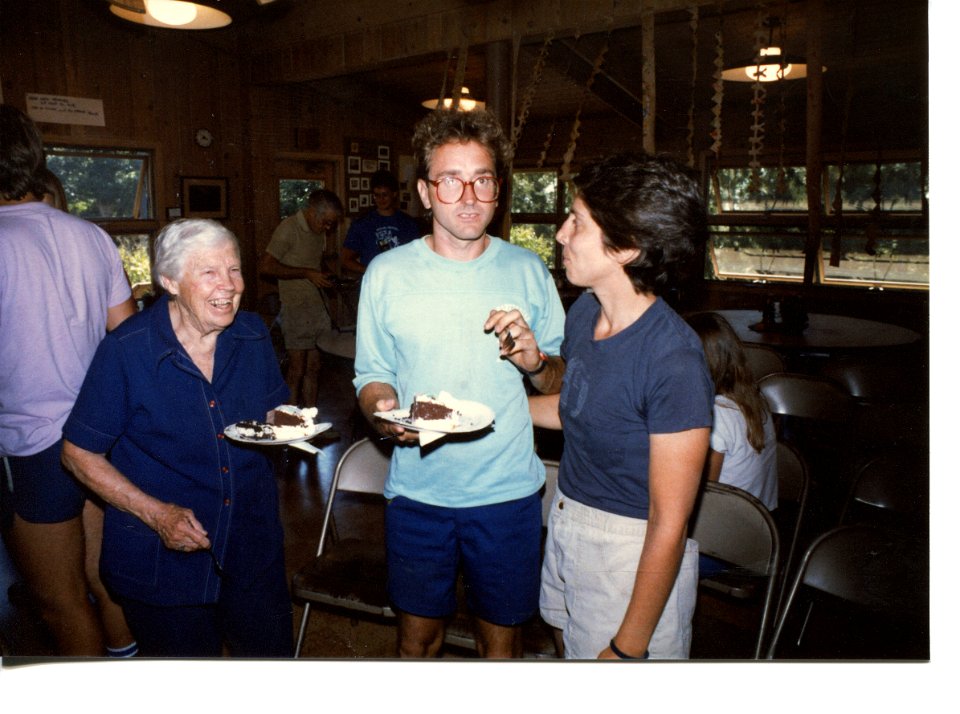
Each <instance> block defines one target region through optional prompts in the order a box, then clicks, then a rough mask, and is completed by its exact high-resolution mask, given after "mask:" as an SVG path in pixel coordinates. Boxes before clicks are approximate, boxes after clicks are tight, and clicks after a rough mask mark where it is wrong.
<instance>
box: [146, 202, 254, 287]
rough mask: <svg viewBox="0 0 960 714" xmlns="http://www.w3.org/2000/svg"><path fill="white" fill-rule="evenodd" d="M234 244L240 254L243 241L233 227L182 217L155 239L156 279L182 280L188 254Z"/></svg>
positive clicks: (154, 268) (165, 228)
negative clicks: (238, 238)
mask: <svg viewBox="0 0 960 714" xmlns="http://www.w3.org/2000/svg"><path fill="white" fill-rule="evenodd" d="M223 243H231V244H232V245H233V247H234V249H235V250H236V251H237V255H238V256H239V255H240V243H239V241H238V240H237V237H236V236H235V235H234V234H233V232H232V231H231V230H230V229H229V228H226V227H224V226H223V225H221V224H220V223H217V222H216V221H211V220H210V219H208V218H181V219H179V220H176V221H174V222H173V223H169V224H167V225H166V226H164V228H163V230H161V231H160V233H158V234H157V238H156V240H155V241H154V247H153V250H154V260H153V280H154V282H155V283H156V284H157V285H160V286H162V285H163V282H162V281H161V280H160V278H161V276H162V277H164V278H167V279H168V280H172V281H174V282H180V280H181V279H182V278H183V269H184V266H185V264H186V262H187V257H188V256H189V255H190V254H191V253H193V252H194V251H195V250H200V249H205V248H213V247H215V246H218V245H222V244H223Z"/></svg>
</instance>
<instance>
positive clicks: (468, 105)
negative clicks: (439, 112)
mask: <svg viewBox="0 0 960 714" xmlns="http://www.w3.org/2000/svg"><path fill="white" fill-rule="evenodd" d="M421 104H422V105H423V106H425V107H426V108H427V109H436V108H437V107H438V106H439V105H440V100H439V99H426V100H424V101H423V102H421ZM452 106H453V99H452V98H450V97H447V98H445V99H444V100H443V108H444V109H450V108H451V107H452ZM485 106H486V104H485V103H484V102H481V101H480V100H479V99H474V98H473V97H471V96H470V90H469V89H467V88H466V87H462V88H461V89H460V104H459V106H458V109H459V111H461V112H472V111H473V110H474V109H483V108H484V107H485Z"/></svg>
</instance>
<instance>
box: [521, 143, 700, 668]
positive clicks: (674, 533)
mask: <svg viewBox="0 0 960 714" xmlns="http://www.w3.org/2000/svg"><path fill="white" fill-rule="evenodd" d="M576 186H577V197H576V198H575V200H574V202H573V208H572V210H571V213H570V215H569V217H568V218H567V220H566V222H565V223H564V224H563V226H562V227H561V229H560V231H559V232H558V233H557V241H558V242H559V243H560V244H561V245H562V246H563V265H564V268H565V270H566V273H567V278H568V279H569V280H570V282H572V283H573V284H574V285H578V286H581V287H585V288H589V290H588V291H587V292H585V293H584V294H583V295H581V296H580V298H579V299H578V300H577V301H576V303H575V304H574V305H573V306H572V307H571V309H570V312H569V314H568V316H567V322H566V328H565V334H564V342H563V347H562V350H561V353H562V356H563V357H564V359H565V360H566V362H567V370H566V374H565V375H564V380H563V389H562V391H561V393H560V394H559V395H550V396H543V397H533V398H531V412H532V414H533V418H534V423H535V424H537V425H538V426H542V427H547V428H561V426H562V428H563V431H564V450H563V456H562V459H561V462H560V474H559V482H558V493H557V496H556V498H555V500H554V503H553V504H552V507H551V512H550V520H549V524H548V537H547V549H546V555H545V558H544V566H543V573H542V583H541V592H540V609H541V614H542V615H543V617H544V619H545V620H546V621H547V622H548V623H550V624H551V625H553V626H554V627H557V628H559V629H561V630H562V631H563V651H564V655H565V656H566V657H568V658H574V659H584V658H590V659H592V658H595V657H600V658H621V659H641V658H645V657H648V656H649V657H655V658H667V659H683V658H686V657H688V656H689V652H690V639H691V637H690V632H691V622H692V619H693V610H694V605H695V602H696V584H697V547H696V544H695V543H694V542H693V541H691V540H688V539H687V537H686V527H687V519H688V518H689V516H690V512H691V509H692V507H693V503H694V500H695V498H696V494H697V490H698V487H699V484H700V476H701V473H702V470H703V464H704V459H705V457H706V453H707V448H708V445H709V438H710V427H711V424H712V411H713V385H712V381H711V379H710V373H709V370H708V369H707V366H706V362H705V360H704V356H703V350H702V347H701V344H700V340H699V339H698V337H697V336H696V334H695V333H694V332H693V331H692V330H691V329H690V328H689V326H688V325H687V324H686V323H685V322H684V320H683V319H682V318H681V317H680V316H679V315H677V313H676V312H674V311H673V309H672V308H670V307H669V306H668V305H667V303H666V302H664V300H663V299H662V298H661V297H660V295H661V294H662V293H663V292H664V290H665V289H667V288H668V287H671V286H672V285H673V284H675V282H676V279H677V278H678V277H679V274H680V271H681V269H682V267H683V266H684V264H685V263H686V262H687V261H688V259H689V258H691V257H693V256H694V255H695V252H696V250H695V249H696V247H697V245H698V244H699V243H701V242H702V241H703V240H704V239H705V236H706V212H705V209H704V206H703V201H702V199H701V197H700V193H699V191H698V189H697V185H696V183H695V181H694V180H693V179H692V178H690V177H689V176H688V175H687V173H686V172H685V171H684V170H683V169H682V168H681V167H680V166H679V165H677V164H675V163H674V162H672V161H669V160H666V159H661V158H653V157H647V156H640V155H635V154H619V155H616V156H612V157H609V158H607V159H605V160H602V161H599V162H595V163H592V164H589V165H587V166H585V167H584V168H583V170H582V171H581V172H580V174H579V175H578V176H577V178H576Z"/></svg>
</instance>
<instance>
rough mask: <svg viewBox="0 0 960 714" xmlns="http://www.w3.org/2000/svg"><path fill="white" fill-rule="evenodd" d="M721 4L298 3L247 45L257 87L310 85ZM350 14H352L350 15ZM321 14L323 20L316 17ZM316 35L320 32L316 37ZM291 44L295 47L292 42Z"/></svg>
mask: <svg viewBox="0 0 960 714" xmlns="http://www.w3.org/2000/svg"><path fill="white" fill-rule="evenodd" d="M714 2H715V0H621V1H620V2H610V4H609V5H607V4H606V3H597V2H583V0H542V1H536V2H534V1H529V2H523V3H518V2H515V0H491V1H490V2H487V3H483V4H476V3H474V2H469V1H467V0H461V2H459V3H453V2H449V0H448V1H447V2H423V3H418V4H415V5H414V7H416V8H418V10H419V8H421V7H422V8H423V9H422V11H418V10H414V13H413V14H411V10H410V4H407V3H387V2H374V1H373V0H368V1H367V2H360V3H357V4H353V3H344V4H341V5H342V6H343V7H338V6H337V5H329V4H328V3H299V4H296V5H294V6H293V9H292V10H291V11H290V12H288V13H287V15H286V16H284V17H283V18H282V19H281V21H278V22H276V23H273V25H272V26H271V27H270V28H260V29H259V30H258V32H257V34H256V35H255V36H251V37H250V38H249V40H250V43H249V44H250V45H251V50H250V52H249V54H248V56H249V58H250V76H251V79H252V81H253V82H254V83H256V84H272V83H288V82H305V81H311V80H317V79H325V78H329V77H336V76H342V75H347V74H354V73H357V72H366V71H370V70H374V69H377V68H379V67H382V66H386V65H389V64H390V63H395V62H397V61H399V60H406V59H415V58H418V57H427V56H431V55H436V54H438V53H446V52H447V51H448V50H449V49H450V48H451V47H459V46H461V45H462V44H463V43H464V40H466V41H467V42H468V43H469V44H470V45H471V46H477V45H487V44H490V43H492V42H501V41H512V40H513V39H514V38H515V37H516V36H517V34H518V33H520V34H521V35H522V36H523V37H525V38H532V37H538V36H539V37H543V36H545V35H547V34H548V33H550V34H553V35H554V36H555V37H564V36H568V35H576V34H589V33H593V32H604V31H607V30H616V29H620V28H623V27H636V26H639V25H640V23H641V20H642V18H643V16H644V15H646V14H649V13H660V12H675V11H678V10H684V9H687V8H689V7H691V6H693V5H712V4H714ZM344 8H349V12H348V11H346V10H345V9H344ZM318 13H319V15H318ZM312 28H317V31H316V33H314V32H313V31H312ZM291 38H293V39H291Z"/></svg>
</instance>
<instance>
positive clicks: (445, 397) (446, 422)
mask: <svg viewBox="0 0 960 714" xmlns="http://www.w3.org/2000/svg"><path fill="white" fill-rule="evenodd" d="M413 401H414V402H425V403H427V404H439V405H441V406H444V407H447V408H448V409H452V410H453V411H452V412H451V413H450V415H449V416H448V417H446V418H445V419H411V420H410V423H411V424H412V425H413V426H416V427H418V428H423V429H441V430H443V431H450V430H452V429H456V428H457V427H458V426H460V420H461V418H462V417H463V415H462V414H461V413H460V412H459V411H458V409H457V400H456V399H455V398H454V397H453V395H452V394H450V393H449V392H440V393H439V394H438V395H437V396H436V397H432V396H430V395H427V394H417V395H416V396H415V397H414V398H413Z"/></svg>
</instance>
